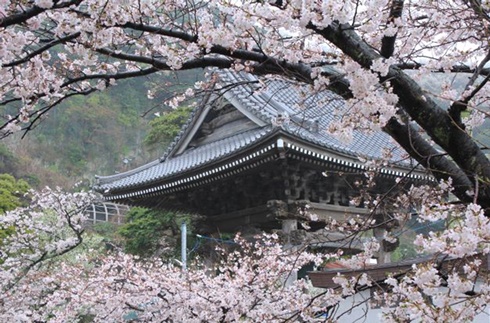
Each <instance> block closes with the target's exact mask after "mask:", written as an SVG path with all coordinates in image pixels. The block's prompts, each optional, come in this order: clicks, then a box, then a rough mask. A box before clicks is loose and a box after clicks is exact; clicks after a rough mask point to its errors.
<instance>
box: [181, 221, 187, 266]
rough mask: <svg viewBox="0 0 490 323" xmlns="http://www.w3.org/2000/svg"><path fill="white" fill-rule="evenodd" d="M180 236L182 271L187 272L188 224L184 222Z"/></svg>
mask: <svg viewBox="0 0 490 323" xmlns="http://www.w3.org/2000/svg"><path fill="white" fill-rule="evenodd" d="M180 234H181V245H182V246H181V248H182V249H181V254H182V270H183V271H185V270H186V269H187V224H186V223H185V221H184V222H182V224H181V226H180Z"/></svg>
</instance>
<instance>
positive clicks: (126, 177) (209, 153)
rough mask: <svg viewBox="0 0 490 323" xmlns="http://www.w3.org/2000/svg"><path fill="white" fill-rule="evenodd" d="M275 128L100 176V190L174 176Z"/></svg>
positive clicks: (219, 156)
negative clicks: (114, 173)
mask: <svg viewBox="0 0 490 323" xmlns="http://www.w3.org/2000/svg"><path fill="white" fill-rule="evenodd" d="M272 131H273V128H272V127H271V126H268V127H264V128H258V129H254V130H249V131H245V132H242V133H239V134H236V135H234V136H231V137H228V138H224V139H222V140H218V141H215V142H212V143H209V144H207V145H203V146H199V147H196V148H193V149H189V150H187V151H185V152H184V153H183V154H181V155H179V156H176V157H173V158H169V159H167V160H165V161H164V162H158V161H155V162H152V163H149V164H147V165H145V166H142V167H140V168H137V169H135V170H133V171H130V172H127V173H121V174H117V175H113V176H105V177H100V178H99V187H97V189H98V190H104V191H106V190H111V189H113V188H118V189H123V188H131V187H137V186H140V185H144V184H147V183H151V182H154V181H157V180H162V179H165V178H169V177H172V176H174V175H176V174H179V173H181V172H185V171H188V170H192V169H195V168H197V167H199V166H202V165H205V164H208V163H210V162H213V161H215V160H219V159H223V158H225V157H228V156H230V155H232V154H233V153H235V152H237V151H239V150H242V149H244V148H246V147H249V146H251V145H253V144H254V143H256V142H257V141H258V140H259V139H262V138H264V137H266V136H267V135H268V134H270V133H271V132H272Z"/></svg>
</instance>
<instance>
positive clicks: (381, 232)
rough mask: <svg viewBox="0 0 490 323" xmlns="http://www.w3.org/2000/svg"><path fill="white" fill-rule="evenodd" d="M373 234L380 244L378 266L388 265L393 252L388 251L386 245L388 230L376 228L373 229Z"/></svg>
mask: <svg viewBox="0 0 490 323" xmlns="http://www.w3.org/2000/svg"><path fill="white" fill-rule="evenodd" d="M373 234H374V237H375V238H376V240H378V243H379V251H378V265H379V264H386V263H390V262H391V252H390V251H386V250H385V249H386V248H385V247H384V245H385V243H384V237H385V234H386V229H385V228H379V227H378V228H374V229H373Z"/></svg>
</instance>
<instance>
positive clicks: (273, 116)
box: [95, 71, 410, 196]
mask: <svg viewBox="0 0 490 323" xmlns="http://www.w3.org/2000/svg"><path fill="white" fill-rule="evenodd" d="M216 73H217V81H216V83H215V85H214V90H213V91H210V92H209V93H208V94H207V95H206V96H205V97H204V98H203V100H202V102H201V103H200V104H199V105H197V107H196V108H195V109H194V111H193V112H192V113H191V116H190V117H189V120H188V121H187V123H186V124H185V125H184V127H183V128H182V130H181V132H180V134H179V135H178V136H177V137H176V138H175V140H174V141H173V142H172V144H171V145H170V147H169V148H168V150H167V151H166V153H165V154H164V156H163V157H162V158H160V159H158V160H155V161H153V162H150V163H148V164H146V165H143V166H141V167H139V168H136V169H133V170H131V171H128V172H124V173H120V174H116V175H111V176H99V177H97V179H98V183H97V185H96V186H95V189H96V190H97V191H100V192H103V193H105V194H104V195H106V196H107V195H111V194H116V192H118V191H127V190H135V189H137V188H139V187H145V188H148V187H149V186H151V185H152V183H157V184H158V185H160V184H161V188H163V187H165V185H166V184H165V182H166V181H167V182H169V183H170V181H172V180H173V179H175V178H176V177H178V176H180V175H182V174H185V173H189V172H193V173H195V171H199V170H200V169H202V171H203V172H210V171H211V172H213V173H219V172H220V171H222V170H224V169H227V168H226V165H228V164H229V165H233V163H241V162H244V160H243V161H242V159H243V158H247V156H244V155H243V153H244V152H247V151H250V152H252V151H253V150H254V149H256V148H257V149H258V148H260V149H258V150H256V151H254V152H253V153H254V154H255V155H260V154H261V151H262V152H265V151H267V150H268V149H272V148H273V147H272V145H269V146H267V145H265V146H260V145H262V144H264V143H266V142H276V141H277V140H279V139H280V140H281V141H282V142H281V144H282V145H287V147H288V148H290V149H298V150H301V149H306V150H309V151H311V153H313V154H317V155H318V156H319V158H322V157H321V156H323V157H324V158H325V159H326V158H329V159H331V160H332V162H338V163H342V164H344V163H345V165H350V166H352V167H355V168H360V169H362V168H363V165H362V163H360V162H359V157H363V158H366V159H381V158H382V157H383V151H384V150H385V149H389V150H390V152H391V154H392V155H391V156H392V157H391V160H390V161H389V164H390V165H392V166H393V167H394V168H397V169H401V168H406V167H408V166H410V161H409V160H407V159H406V157H405V155H406V154H405V152H404V150H403V149H402V148H400V147H399V146H398V145H397V144H396V143H395V142H394V141H393V140H392V139H391V138H390V137H389V136H388V135H387V134H385V133H384V132H382V131H379V132H371V133H369V134H368V133H365V132H361V131H356V130H354V131H353V135H352V140H351V141H350V142H344V141H341V140H339V139H338V138H336V137H335V136H333V135H332V134H330V133H328V132H327V129H328V127H329V125H330V124H331V123H332V122H333V121H334V120H335V118H337V117H336V115H337V114H336V112H338V109H341V108H342V107H343V104H344V100H343V99H342V98H341V97H339V96H337V95H335V94H333V93H332V92H327V91H323V92H313V91H312V90H311V88H310V87H309V86H298V85H297V84H292V83H291V82H288V81H285V80H281V79H275V78H265V79H258V78H257V77H256V76H253V75H251V74H248V73H244V72H239V73H237V72H230V71H218V72H216ZM278 144H279V142H277V143H276V146H277V145H278ZM259 146H260V147H259ZM308 147H309V148H308ZM306 150H305V153H306ZM250 158H251V157H250ZM224 163H225V164H224ZM213 165H214V166H216V168H212V167H214V166H213ZM229 167H232V166H229ZM211 168H212V169H211ZM390 172H391V171H390ZM194 175H195V174H194ZM194 177H195V176H194ZM190 180H192V178H190V179H188V181H190ZM175 183H176V184H172V185H178V182H175ZM155 185H156V184H155ZM156 189H158V188H155V190H156Z"/></svg>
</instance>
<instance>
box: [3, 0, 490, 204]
mask: <svg viewBox="0 0 490 323" xmlns="http://www.w3.org/2000/svg"><path fill="white" fill-rule="evenodd" d="M0 19H1V20H0V33H1V37H0V39H1V40H0V62H1V69H0V73H1V80H2V81H1V83H0V104H1V105H2V106H12V105H13V106H16V107H17V108H18V109H17V110H14V109H13V108H11V109H6V110H5V115H4V117H5V118H6V119H5V122H4V124H3V126H2V129H3V133H4V135H5V134H9V133H11V132H12V131H15V130H19V129H20V128H23V129H26V130H29V129H31V128H32V126H33V124H35V123H36V122H38V121H39V120H40V119H42V117H43V116H44V115H45V114H46V113H47V112H48V111H49V110H50V109H51V108H53V107H54V106H56V105H57V104H58V103H59V102H61V101H62V100H64V99H66V98H69V97H71V96H73V95H82V94H88V93H91V92H93V91H96V90H102V89H104V88H105V87H107V86H110V85H112V84H114V83H115V82H117V80H118V79H122V78H129V77H135V76H141V75H147V74H151V73H156V72H158V71H162V70H178V69H193V68H203V67H209V66H214V67H218V68H233V69H236V70H241V69H245V70H247V71H249V72H252V73H256V74H275V75H279V76H281V77H286V78H289V79H292V80H294V81H298V82H305V83H309V84H311V86H312V87H313V88H314V89H315V90H324V89H328V90H332V91H335V92H337V93H339V94H340V95H342V96H343V97H344V98H346V100H347V103H348V104H347V105H346V107H345V111H344V113H345V114H344V117H343V118H342V120H340V121H339V123H338V124H336V125H332V127H331V128H332V129H330V130H331V131H335V129H339V128H343V127H344V126H346V125H348V126H349V127H350V128H352V127H356V128H363V129H366V130H372V129H383V130H384V131H386V132H388V133H389V134H390V135H391V136H392V137H393V138H394V139H395V140H396V141H397V142H398V143H400V144H401V145H402V146H403V147H404V148H405V149H406V150H407V152H408V153H409V154H410V156H412V157H413V158H415V159H416V160H418V161H419V162H420V164H422V165H423V166H425V167H426V168H428V169H430V170H431V171H432V173H433V174H434V175H435V176H436V177H437V178H439V179H447V178H449V177H451V178H452V180H453V183H454V187H455V190H454V194H456V195H457V196H458V198H459V199H460V200H462V201H465V202H472V201H473V198H476V199H477V202H478V203H479V204H480V205H482V207H483V208H484V209H486V208H487V207H488V206H489V204H490V202H489V201H490V199H489V198H488V197H489V194H490V193H489V192H488V191H489V183H488V180H487V179H488V178H490V163H489V161H488V159H487V158H486V156H485V154H484V152H483V151H482V147H481V146H480V145H479V144H478V143H477V142H475V140H474V139H473V138H472V137H471V134H470V129H471V127H472V126H475V125H478V124H480V123H481V122H482V121H483V119H484V117H485V115H486V113H487V111H486V109H485V103H486V98H487V96H488V92H487V88H488V87H486V86H485V85H486V83H487V81H488V70H487V69H486V67H485V64H486V63H487V61H488V60H489V59H490V55H489V54H488V44H487V38H488V34H487V33H488V27H487V26H488V24H489V20H490V18H489V15H488V5H487V4H486V2H481V3H480V1H473V0H468V1H453V0H447V1H446V0H445V1H437V2H434V1H428V0H427V1H411V2H406V1H394V0H393V1H391V0H390V1H388V0H366V1H354V0H352V1H281V0H278V1H212V2H207V1H192V2H188V1H177V0H175V1H116V0H111V1H97V0H91V1H82V0H73V1H52V0H43V1H41V0H39V1H31V2H23V1H13V0H12V1H2V3H1V4H0ZM407 70H411V71H412V72H411V73H408V72H407ZM457 72H466V73H468V74H467V76H468V78H467V80H466V82H465V85H464V88H463V89H456V88H454V86H453V84H451V82H447V81H446V82H441V84H438V85H437V86H436V87H437V88H438V89H437V91H436V92H437V93H429V92H428V91H427V90H426V89H424V88H422V87H421V86H420V85H419V83H418V81H419V80H420V78H421V77H422V76H424V75H427V74H431V73H457ZM431 94H432V95H431ZM434 95H437V97H439V98H443V99H445V100H446V102H448V107H444V106H443V104H441V103H440V101H436V100H435V99H434ZM9 112H10V113H9ZM347 112H348V113H347ZM465 112H467V113H469V117H467V118H465V117H464V116H463V113H465ZM422 131H423V132H424V133H425V134H427V137H424V136H422V135H421V132H422ZM427 138H429V139H430V140H431V141H428V140H429V139H427ZM432 141H433V142H435V143H436V144H437V145H438V146H439V147H440V149H436V148H434V146H433V145H432ZM441 149H442V151H441ZM476 192H478V194H477V195H474V196H473V195H472V194H476ZM468 193H469V194H468Z"/></svg>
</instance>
